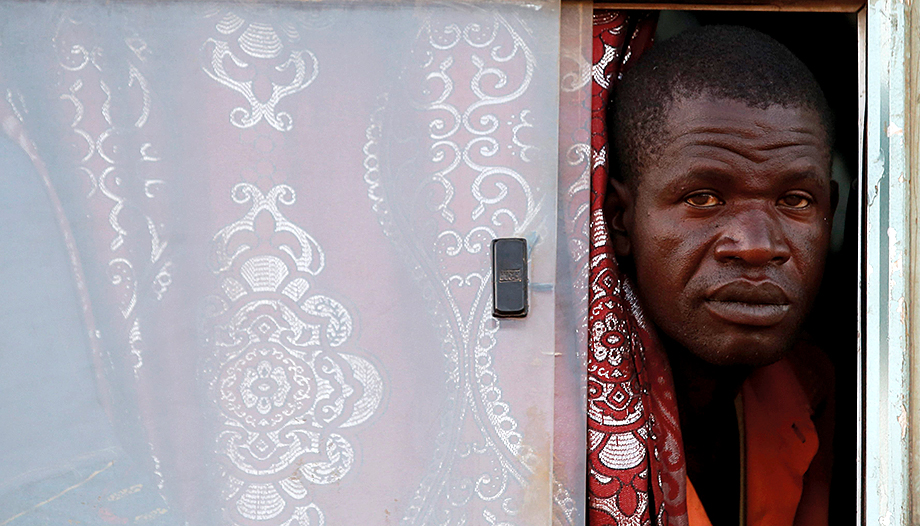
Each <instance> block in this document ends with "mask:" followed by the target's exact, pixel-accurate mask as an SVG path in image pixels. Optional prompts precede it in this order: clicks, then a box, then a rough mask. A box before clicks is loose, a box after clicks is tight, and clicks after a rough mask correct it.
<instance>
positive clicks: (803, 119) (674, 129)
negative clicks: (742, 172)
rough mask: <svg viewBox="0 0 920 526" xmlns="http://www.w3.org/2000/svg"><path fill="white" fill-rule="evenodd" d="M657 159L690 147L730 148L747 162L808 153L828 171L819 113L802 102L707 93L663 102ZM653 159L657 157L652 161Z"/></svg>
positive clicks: (695, 149)
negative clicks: (751, 101) (757, 102)
mask: <svg viewBox="0 0 920 526" xmlns="http://www.w3.org/2000/svg"><path fill="white" fill-rule="evenodd" d="M662 131H663V132H664V133H663V134H662V142H661V144H659V145H658V152H657V153H658V156H657V157H659V158H658V161H659V162H670V161H673V159H671V157H674V156H675V155H677V156H681V155H685V154H686V153H687V152H688V151H692V152H693V153H694V154H696V155H700V154H701V153H702V154H705V153H713V154H716V153H719V152H722V153H726V152H723V150H724V151H727V154H736V155H739V156H741V157H745V158H747V159H749V160H750V161H752V162H764V161H768V160H771V159H772V160H778V159H780V160H781V159H783V158H784V155H791V156H795V157H801V156H803V155H804V156H811V157H814V159H815V161H816V162H818V163H819V164H820V165H822V166H824V167H825V168H826V169H827V170H828V171H829V168H830V146H829V143H828V138H827V133H826V130H825V128H824V126H823V125H822V121H821V118H820V116H819V114H818V113H817V112H816V111H814V110H812V109H810V108H807V107H803V106H782V105H779V104H770V105H764V106H763V107H754V106H750V105H748V104H746V103H744V102H740V101H735V100H726V99H716V98H711V97H683V98H678V99H675V100H674V102H673V103H672V104H671V105H670V107H669V108H668V111H667V113H666V118H665V122H664V129H663V130H662ZM655 164H657V163H655Z"/></svg>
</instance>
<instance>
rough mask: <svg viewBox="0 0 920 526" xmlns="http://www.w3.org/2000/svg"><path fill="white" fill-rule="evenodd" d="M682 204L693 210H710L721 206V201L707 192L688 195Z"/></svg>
mask: <svg viewBox="0 0 920 526" xmlns="http://www.w3.org/2000/svg"><path fill="white" fill-rule="evenodd" d="M684 202H685V203H687V204H688V205H690V206H692V207H694V208H712V207H714V206H719V205H721V204H723V203H722V200H721V199H719V198H718V197H716V195H715V194H711V193H709V192H699V193H696V194H690V195H688V196H687V197H685V198H684Z"/></svg>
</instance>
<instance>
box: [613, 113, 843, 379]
mask: <svg viewBox="0 0 920 526" xmlns="http://www.w3.org/2000/svg"><path fill="white" fill-rule="evenodd" d="M665 131H666V134H667V135H666V144H665V145H664V147H663V148H662V150H661V153H660V155H659V156H658V158H657V159H656V160H653V161H652V162H650V163H647V164H649V165H650V166H649V167H648V168H647V169H645V170H644V171H643V173H642V174H641V175H640V176H639V178H638V182H637V184H636V185H635V186H632V187H631V186H628V185H626V186H624V185H620V186H619V190H620V192H621V193H622V192H626V193H627V195H628V197H626V198H625V199H624V201H625V208H624V212H623V216H622V221H623V228H624V229H625V230H626V233H627V236H628V240H629V250H630V252H631V255H632V257H633V262H634V264H635V268H636V280H637V288H638V293H639V296H640V298H641V300H642V303H643V305H644V306H645V307H646V308H647V309H648V312H649V314H650V315H651V318H652V320H653V321H654V322H655V324H656V325H657V326H658V327H659V328H660V329H661V330H662V331H664V332H665V334H667V335H668V336H669V337H671V338H672V339H674V340H675V341H676V342H677V343H679V344H681V345H683V346H684V347H686V348H687V349H688V350H689V351H690V352H692V353H693V354H695V355H696V356H698V357H700V358H702V359H703V360H705V361H707V362H709V363H713V364H720V365H729V364H733V365H752V366H759V365H766V364H769V363H772V362H774V361H776V360H778V359H780V358H781V357H782V356H783V354H784V353H785V351H786V350H787V349H788V348H789V347H790V346H791V344H792V343H793V340H794V339H795V337H796V333H797V330H798V329H799V327H800V325H801V323H802V321H803V320H804V318H805V316H806V314H808V311H809V309H810V308H811V304H812V302H813V300H814V298H815V295H816V293H817V290H818V287H819V285H820V282H821V275H822V273H823V270H824V259H825V255H826V253H827V249H828V242H829V238H830V231H831V217H832V215H833V208H834V206H835V203H832V201H833V200H835V199H836V197H833V198H832V193H834V192H833V190H832V183H831V181H830V176H829V166H830V162H829V152H828V148H827V146H826V141H825V137H824V130H823V128H822V127H821V123H820V120H819V118H818V115H817V114H816V113H815V112H812V111H810V110H805V109H802V108H784V107H781V106H778V105H777V106H770V107H768V108H766V109H757V108H751V107H749V106H747V105H745V104H743V103H741V102H736V101H727V100H713V99H709V98H702V97H701V98H693V99H684V100H679V101H677V102H675V104H674V106H673V107H672V109H671V111H670V114H669V116H668V120H667V124H666V129H665Z"/></svg>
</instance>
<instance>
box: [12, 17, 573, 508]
mask: <svg viewBox="0 0 920 526" xmlns="http://www.w3.org/2000/svg"><path fill="white" fill-rule="evenodd" d="M561 16H562V18H563V23H562V25H561V27H562V28H563V33H562V35H561V36H560V5H559V4H558V2H556V3H553V2H543V1H535V2H522V3H517V4H492V3H488V2H476V3H475V4H472V5H469V4H459V3H450V2H447V3H439V4H437V5H435V4H430V5H429V4H417V5H410V4H393V5H385V4H368V5H347V6H335V5H321V6H319V5H313V4H311V3H296V2H295V3H283V4H270V5H256V4H250V3H246V4H231V3H213V4H209V3H204V2H188V3H184V2H159V3H154V2H123V3H113V2H107V3H69V2H26V1H23V2H18V1H5V2H0V95H2V96H3V99H4V100H3V101H2V104H0V123H2V129H3V134H2V135H0V185H3V188H2V190H0V200H2V205H3V206H2V207H0V218H2V220H0V240H2V245H0V246H2V249H0V278H2V284H3V286H2V287H0V288H2V291H0V294H2V296H0V309H2V314H0V324H2V326H0V425H2V428H3V432H2V433H0V525H2V526H6V525H7V524H9V525H12V526H18V525H25V524H49V523H54V524H66V523H67V522H66V521H67V520H72V521H80V523H82V524H100V525H101V524H135V523H145V524H163V525H176V524H189V525H216V524H221V525H224V524H238V525H263V524H264V525H292V526H306V525H311V526H317V525H322V524H327V525H344V524H369V525H383V524H405V525H422V524H439V525H440V524H489V525H499V524H518V525H536V524H550V523H553V522H554V523H557V524H577V523H579V522H580V521H581V520H582V519H581V517H582V516H583V515H582V514H583V501H584V495H583V488H582V487H581V486H582V485H583V477H584V467H583V462H584V460H583V451H584V434H583V433H584V430H583V428H582V426H583V425H584V418H583V413H582V412H583V410H584V404H583V401H582V400H583V382H582V380H581V378H582V376H581V375H582V374H583V372H582V371H583V366H582V364H583V360H584V350H585V334H584V327H585V316H586V296H587V293H586V286H587V285H586V278H585V274H586V272H585V270H586V263H587V262H586V259H587V256H586V254H587V242H588V240H587V229H586V226H587V207H588V204H587V203H588V193H589V187H588V179H587V170H588V168H589V164H590V152H589V150H588V146H587V142H588V136H589V123H588V107H587V105H588V104H589V100H590V93H589V92H587V91H586V90H588V89H589V88H590V84H589V83H588V80H589V78H590V66H589V65H588V64H589V62H590V60H589V59H590V50H589V49H585V45H586V43H587V42H588V41H589V38H590V7H589V6H587V5H579V4H568V5H567V6H566V8H565V9H564V10H563V11H562V14H561ZM585 31H587V32H588V33H587V34H585V33H584V32H585ZM496 237H522V238H525V239H527V240H528V244H529V247H530V253H529V260H530V261H529V265H530V267H529V273H530V279H531V283H530V306H531V309H530V313H529V315H528V316H527V317H526V318H524V319H520V320H508V319H503V320H497V319H495V318H493V317H492V315H491V308H492V305H491V302H492V299H491V290H492V289H491V286H492V285H491V270H490V259H489V243H490V241H491V240H492V239H493V238H496ZM580 382H581V383H580ZM554 420H555V421H556V422H557V425H555V426H554ZM554 451H555V454H554ZM554 456H555V460H556V461H555V462H554Z"/></svg>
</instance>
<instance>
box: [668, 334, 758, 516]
mask: <svg viewBox="0 0 920 526" xmlns="http://www.w3.org/2000/svg"><path fill="white" fill-rule="evenodd" d="M662 343H663V344H664V348H665V351H666V352H667V354H668V358H669V360H670V364H671V371H672V374H673V377H674V390H675V395H676V397H677V407H678V412H679V414H680V426H681V434H682V435H683V441H684V452H685V455H686V459H687V476H688V477H689V478H690V480H691V481H692V482H693V485H694V487H695V488H696V490H697V493H698V494H699V497H700V500H701V502H702V503H703V506H704V507H705V508H706V511H707V513H708V515H709V518H710V520H711V522H712V524H713V526H723V525H735V524H738V515H739V511H738V510H739V501H740V491H741V489H740V488H741V484H740V477H741V460H740V455H741V453H740V451H741V449H740V444H739V433H738V425H739V423H738V417H737V414H736V412H735V399H736V398H737V396H738V393H739V392H740V391H741V386H742V384H743V383H744V381H745V379H747V377H748V375H750V373H751V371H752V368H750V367H733V366H719V365H713V364H710V363H707V362H705V361H703V360H701V359H699V358H697V357H696V356H694V355H693V354H691V353H690V352H689V351H687V350H686V349H684V348H683V347H682V346H680V345H678V344H677V343H676V342H674V341H671V340H668V339H667V338H664V339H663V341H662Z"/></svg>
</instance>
